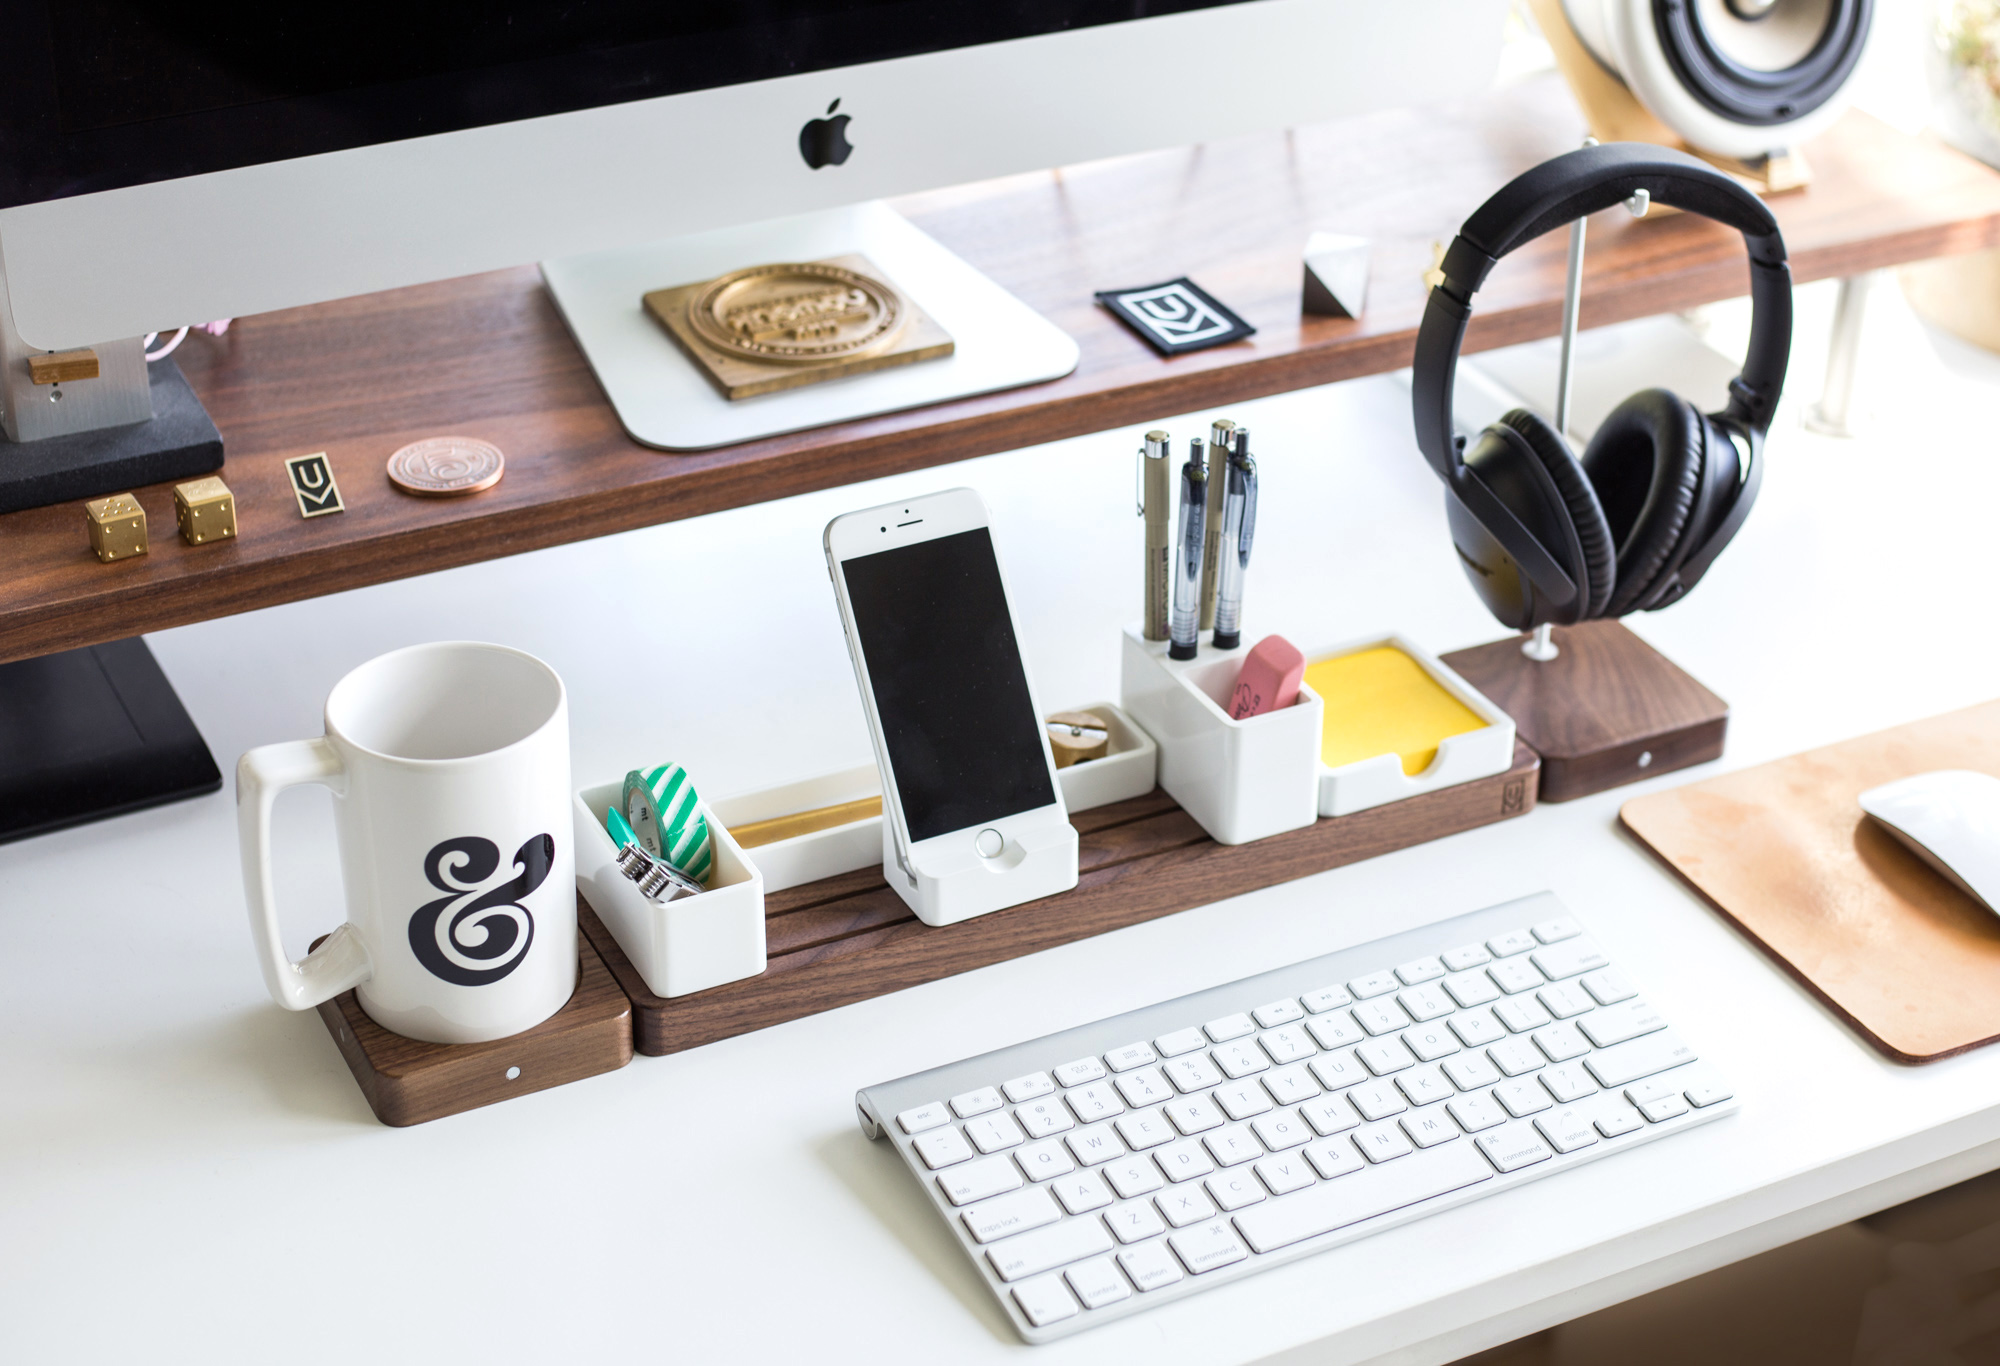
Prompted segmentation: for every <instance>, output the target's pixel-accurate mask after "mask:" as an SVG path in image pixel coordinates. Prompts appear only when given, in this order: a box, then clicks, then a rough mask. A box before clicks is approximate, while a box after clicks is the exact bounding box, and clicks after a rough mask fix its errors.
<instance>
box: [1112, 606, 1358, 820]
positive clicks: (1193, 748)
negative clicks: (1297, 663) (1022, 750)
mask: <svg viewBox="0 0 2000 1366" xmlns="http://www.w3.org/2000/svg"><path fill="white" fill-rule="evenodd" d="M1243 639H1244V641H1245V644H1244V645H1241V646H1238V647H1237V648H1236V649H1234V650H1218V649H1216V648H1215V647H1214V646H1212V645H1210V644H1208V643H1207V641H1206V640H1205V639H1204V640H1203V642H1202V643H1201V645H1200V647H1199V653H1197V654H1196V656H1195V657H1194V658H1193V659H1188V660H1179V659H1169V658H1167V642H1166V641H1164V640H1147V639H1145V638H1144V636H1143V635H1141V633H1140V631H1139V628H1138V627H1136V626H1128V627H1126V628H1125V648H1124V657H1123V664H1122V667H1121V670H1120V673H1121V678H1122V683H1121V686H1122V690H1123V698H1122V700H1123V702H1124V704H1125V710H1126V711H1127V712H1128V713H1129V714H1130V715H1131V717H1132V719H1133V720H1134V721H1136V722H1138V723H1139V725H1140V726H1141V727H1143V728H1144V729H1145V730H1146V731H1147V732H1148V733H1149V734H1150V735H1151V736H1152V737H1153V740H1154V742H1155V743H1156V744H1158V745H1159V747H1160V786H1161V787H1163V788H1165V789H1166V790H1167V795H1168V796H1170V797H1172V798H1173V799H1174V800H1175V801H1177V802H1179V803H1180V804H1181V807H1182V809H1183V810H1185V811H1186V812H1187V813H1188V814H1189V815H1190V816H1192V817H1194V818H1195V821H1196V822H1197V823H1198V824H1199V825H1200V826H1201V828H1202V829H1204V830H1206V831H1207V832H1208V833H1209V837H1210V838H1211V839H1213V840H1215V842H1216V843H1218V844H1248V843H1249V842H1250V841H1251V840H1259V839H1263V838H1264V837H1265V836H1266V835H1276V834H1281V833H1283V832H1284V831H1286V830H1297V829H1299V828H1301V827H1302V826H1307V825H1311V824H1312V823H1313V822H1314V821H1315V820H1317V819H1318V818H1319V770H1320V762H1319V731H1320V717H1321V715H1322V707H1321V704H1320V699H1319V694H1318V693H1315V692H1314V691H1313V690H1312V689H1311V688H1307V687H1304V686H1301V687H1300V688H1299V700H1298V701H1297V702H1295V703H1293V704H1292V705H1291V706H1289V707H1286V708H1285V709H1284V710H1283V711H1273V712H1266V713H1264V714H1263V715H1262V716H1253V717H1250V718H1249V719H1248V720H1245V721H1235V720H1231V719H1230V716H1229V713H1228V712H1226V711H1224V710H1223V706H1222V704H1223V703H1225V702H1227V701H1228V700H1229V694H1230V693H1231V691H1232V690H1234V688H1235V686H1236V675H1237V674H1238V673H1239V672H1240V671H1241V670H1242V668H1243V659H1244V656H1245V655H1247V654H1248V653H1249V652H1250V651H1249V647H1250V645H1251V644H1254V643H1255V640H1256V639H1257V638H1256V637H1253V636H1251V635H1249V634H1245V636H1244V637H1243Z"/></svg>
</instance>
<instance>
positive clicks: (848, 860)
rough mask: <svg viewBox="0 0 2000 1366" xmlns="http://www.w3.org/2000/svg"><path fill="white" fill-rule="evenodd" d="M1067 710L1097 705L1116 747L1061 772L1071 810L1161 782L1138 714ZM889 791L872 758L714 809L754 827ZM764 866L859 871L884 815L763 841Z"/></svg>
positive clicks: (797, 879)
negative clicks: (1136, 720) (1136, 717)
mask: <svg viewBox="0 0 2000 1366" xmlns="http://www.w3.org/2000/svg"><path fill="white" fill-rule="evenodd" d="M1064 710H1066V711H1093V712H1096V713H1097V714H1098V715H1099V716H1101V717H1103V718H1104V719H1105V720H1106V721H1107V722H1108V723H1109V727H1110V731H1111V749H1110V753H1108V754H1106V755H1105V756H1104V757H1103V758H1101V759H1091V760H1089V761H1088V762H1085V763H1081V764H1071V765H1070V766H1069V767H1068V768H1065V769H1061V770H1058V771H1057V773H1056V778H1057V780H1058V781H1059V782H1060V783H1061V784H1062V794H1063V805H1065V806H1067V807H1068V808H1069V809H1070V810H1071V811H1073V812H1074V811H1088V810H1090V809H1091V808H1092V807H1095V806H1109V805H1111V803H1113V802H1122V801H1126V800H1128V799H1129V798H1132V797H1143V796H1145V795H1146V794H1147V793H1148V792H1151V791H1152V790H1153V785H1154V783H1155V782H1156V781H1157V778H1156V771H1157V768H1158V761H1159V753H1160V751H1159V747H1158V746H1157V745H1155V744H1154V743H1153V738H1152V737H1151V736H1150V735H1148V734H1146V732H1145V731H1143V730H1141V729H1139V727H1138V726H1136V725H1134V724H1133V722H1132V718H1131V717H1129V716H1127V715H1126V714H1125V713H1124V712H1123V711H1121V710H1119V709H1118V708H1117V707H1115V706H1113V705H1112V704H1111V703H1109V702H1090V703H1086V704H1085V705H1083V706H1081V707H1066V708H1064ZM881 795H882V775H881V774H880V773H879V772H878V771H877V770H876V768H875V765H873V764H863V765H861V766H860V767H859V768H850V769H843V770H842V771H841V772H839V773H827V774H822V775H821V776H820V777H817V778H808V779H806V780H805V781H803V782H797V783H784V784H782V785H780V786H778V787H766V788H760V789H758V790H757V791H755V792H745V793H742V794H740V795H738V796H734V797H724V798H723V799H722V800H721V801H718V802H716V803H715V805H714V807H713V808H712V809H713V813H714V814H715V815H716V816H718V817H720V818H721V820H722V822H723V824H725V825H748V824H749V823H750V822H752V821H763V820H770V819H772V818H774V817H777V816H789V815H791V814H792V813H793V812H796V811H814V810H817V809H819V808H820V807H822V806H834V805H837V804H838V803H841V802H854V801H860V800H861V799H862V798H863V797H879V796H881ZM756 856H757V866H758V867H759V868H760V869H762V870H763V873H764V890H765V891H767V892H782V891H784V890H785V889H786V888H787V887H802V886H804V885H805V884H806V883H808V882H818V881H819V880H820V879H821V878H827V877H833V876H834V875H835V874H837V873H852V872H855V871H857V870H858V869H862V868H879V867H880V866H881V864H882V818H881V817H880V816H867V817H864V818H862V819H861V820H858V821H849V822H848V823H847V824H845V825H836V826H833V827H831V828H829V829H826V830H815V831H813V832H812V833H810V834H806V835H794V836H792V837H791V838H790V839H783V840H773V841H771V842H770V843H769V844H760V845H758V846H757V855H756Z"/></svg>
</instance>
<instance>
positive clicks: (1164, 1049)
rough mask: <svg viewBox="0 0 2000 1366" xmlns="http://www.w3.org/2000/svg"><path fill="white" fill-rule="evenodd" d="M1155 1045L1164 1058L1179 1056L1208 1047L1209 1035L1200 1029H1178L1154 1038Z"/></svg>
mask: <svg viewBox="0 0 2000 1366" xmlns="http://www.w3.org/2000/svg"><path fill="white" fill-rule="evenodd" d="M1153 1047H1154V1048H1156V1049H1158V1050H1159V1054H1160V1056H1161V1057H1163V1058H1178V1057H1179V1056H1180V1055H1181V1054H1183V1053H1192V1052H1194V1051H1195V1049H1197V1048H1206V1047H1208V1036H1207V1035H1206V1034H1204V1033H1202V1032H1201V1031H1200V1030H1199V1029H1176V1030H1175V1031H1174V1032H1173V1033H1171V1034H1162V1035H1160V1037H1159V1038H1157V1039H1155V1040H1153Z"/></svg>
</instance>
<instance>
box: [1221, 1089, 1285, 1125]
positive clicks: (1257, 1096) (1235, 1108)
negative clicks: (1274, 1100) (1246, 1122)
mask: <svg viewBox="0 0 2000 1366" xmlns="http://www.w3.org/2000/svg"><path fill="white" fill-rule="evenodd" d="M1215 1103H1216V1104H1217V1105H1219V1106H1221V1107H1222V1113H1223V1114H1225V1115H1228V1116H1229V1117H1230V1118H1231V1119H1249V1118H1250V1117H1251V1116H1252V1115H1261V1114H1263V1113H1265V1112H1266V1111H1267V1110H1269V1109H1270V1108H1271V1097H1270V1095H1269V1093H1267V1092H1266V1091H1265V1090H1264V1088H1263V1087H1261V1086H1259V1085H1258V1084H1257V1083H1256V1082H1255V1081H1237V1082H1231V1083H1230V1084H1229V1085H1227V1086H1218V1087H1217V1088H1216V1089H1215Z"/></svg>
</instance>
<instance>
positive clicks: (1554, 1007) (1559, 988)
mask: <svg viewBox="0 0 2000 1366" xmlns="http://www.w3.org/2000/svg"><path fill="white" fill-rule="evenodd" d="M1535 999H1536V1000H1537V1001H1540V1002H1541V1003H1542V1008H1543V1009H1544V1010H1546V1011H1548V1012H1549V1014H1551V1015H1553V1016H1555V1017H1556V1018H1557V1019H1558V1020H1567V1019H1570V1018H1572V1017H1574V1016H1577V1015H1581V1014H1583V1012H1584V1011H1586V1010H1591V1009H1594V1008H1595V1007H1596V1005H1597V1002H1595V1001H1593V1000H1591V999H1590V993H1589V992H1587V991H1585V990H1584V989H1583V988H1582V987H1580V986H1578V985H1577V984H1576V983H1575V982H1551V983H1549V984H1548V985H1547V986H1545V987H1543V988H1542V989H1541V990H1540V991H1538V992H1536V993H1535Z"/></svg>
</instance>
